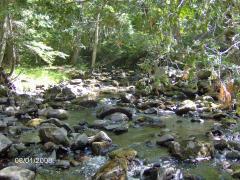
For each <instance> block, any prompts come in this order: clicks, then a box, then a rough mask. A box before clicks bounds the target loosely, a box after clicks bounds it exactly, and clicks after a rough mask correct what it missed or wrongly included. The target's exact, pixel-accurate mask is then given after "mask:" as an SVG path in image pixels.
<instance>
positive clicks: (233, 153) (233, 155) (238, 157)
mask: <svg viewBox="0 0 240 180" xmlns="http://www.w3.org/2000/svg"><path fill="white" fill-rule="evenodd" d="M226 158H227V159H229V160H240V153H239V152H237V151H230V152H228V153H227V154H226Z"/></svg>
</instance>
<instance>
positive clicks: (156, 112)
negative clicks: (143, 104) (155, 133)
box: [144, 107, 158, 114]
mask: <svg viewBox="0 0 240 180" xmlns="http://www.w3.org/2000/svg"><path fill="white" fill-rule="evenodd" d="M144 114H158V109H157V108H155V107H152V108H149V109H146V110H145V111H144Z"/></svg>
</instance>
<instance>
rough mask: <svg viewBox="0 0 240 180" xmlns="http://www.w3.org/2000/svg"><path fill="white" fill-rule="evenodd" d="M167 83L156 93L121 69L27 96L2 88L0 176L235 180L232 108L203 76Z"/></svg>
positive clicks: (239, 169) (237, 142)
mask: <svg viewBox="0 0 240 180" xmlns="http://www.w3.org/2000/svg"><path fill="white" fill-rule="evenodd" d="M203 74H206V73H203ZM201 75H202V74H201ZM171 79H174V80H175V81H176V84H175V85H174V86H172V87H171V88H169V87H168V89H166V90H165V91H164V92H161V93H160V95H159V96H156V95H154V94H151V93H149V94H146V91H144V90H143V89H142V88H138V87H139V86H143V85H144V83H145V86H146V83H147V82H146V79H144V78H143V77H142V76H138V75H136V73H134V72H131V71H128V72H123V71H121V70H119V71H118V70H115V71H112V72H101V73H98V74H95V75H94V76H92V77H91V78H81V79H79V78H78V79H73V80H71V81H69V82H64V83H61V84H59V85H57V86H53V87H50V88H48V89H46V90H44V89H41V90H40V91H39V89H38V91H37V92H36V93H35V94H34V93H32V92H31V95H29V94H28V93H25V94H18V93H16V92H14V91H12V90H9V89H8V88H7V87H5V86H3V85H1V86H0V179H1V178H2V179H3V178H9V177H10V178H16V179H21V178H22V179H39V180H44V179H145V180H146V179H149V180H150V179H151V180H152V179H153V180H154V179H234V178H235V179H238V178H239V177H240V165H239V161H240V134H239V129H240V125H239V117H238V116H237V114H236V113H235V111H234V110H231V111H230V110H222V109H221V105H220V104H219V103H218V101H217V100H216V98H215V95H214V92H212V91H211V88H210V84H208V82H209V80H208V77H206V76H203V75H202V76H200V75H199V79H198V82H197V84H196V86H194V87H193V85H192V84H191V83H186V82H184V81H181V80H176V79H177V77H172V76H171Z"/></svg>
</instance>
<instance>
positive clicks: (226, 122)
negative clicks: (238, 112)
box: [221, 118, 237, 126]
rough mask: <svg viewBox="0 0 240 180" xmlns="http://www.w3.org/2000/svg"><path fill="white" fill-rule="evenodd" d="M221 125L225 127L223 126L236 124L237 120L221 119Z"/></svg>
mask: <svg viewBox="0 0 240 180" xmlns="http://www.w3.org/2000/svg"><path fill="white" fill-rule="evenodd" d="M221 122H222V124H223V125H225V126H230V125H232V124H237V120H236V119H233V118H225V119H223V120H222V121H221Z"/></svg>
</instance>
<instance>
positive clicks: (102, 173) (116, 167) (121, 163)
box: [92, 158, 128, 180]
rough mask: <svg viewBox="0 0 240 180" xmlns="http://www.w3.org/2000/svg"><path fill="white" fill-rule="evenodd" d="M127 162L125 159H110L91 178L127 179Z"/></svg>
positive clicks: (94, 179)
mask: <svg viewBox="0 0 240 180" xmlns="http://www.w3.org/2000/svg"><path fill="white" fill-rule="evenodd" d="M127 168H128V166H127V160H126V159H122V158H120V159H112V160H109V161H108V162H106V163H105V164H104V165H103V166H102V167H101V168H99V169H98V171H97V172H96V173H95V175H94V176H93V177H92V179H93V180H102V179H119V180H124V179H127Z"/></svg>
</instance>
